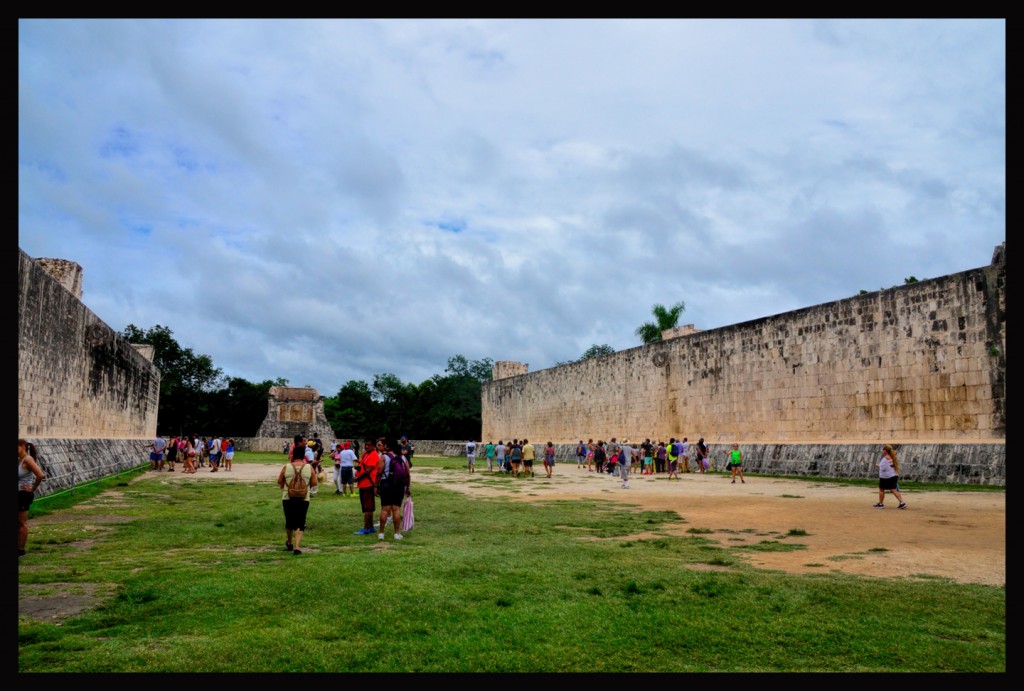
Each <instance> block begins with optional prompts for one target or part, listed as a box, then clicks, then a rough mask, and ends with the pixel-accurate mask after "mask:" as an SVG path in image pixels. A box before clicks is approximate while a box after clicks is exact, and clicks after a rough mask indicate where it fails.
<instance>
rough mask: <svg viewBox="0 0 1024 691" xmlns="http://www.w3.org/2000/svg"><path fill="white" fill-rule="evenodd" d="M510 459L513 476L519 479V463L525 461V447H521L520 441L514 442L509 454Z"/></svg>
mask: <svg viewBox="0 0 1024 691" xmlns="http://www.w3.org/2000/svg"><path fill="white" fill-rule="evenodd" d="M508 458H509V462H510V463H511V464H512V475H514V476H515V477H519V462H520V461H522V460H523V447H522V446H520V445H519V440H518V439H513V440H512V448H511V449H510V450H509V452H508Z"/></svg>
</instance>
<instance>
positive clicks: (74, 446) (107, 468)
mask: <svg viewBox="0 0 1024 691" xmlns="http://www.w3.org/2000/svg"><path fill="white" fill-rule="evenodd" d="M27 439H28V441H30V442H32V443H33V444H35V447H36V453H37V455H38V458H37V459H36V460H37V462H38V463H39V467H40V468H42V470H43V472H44V473H46V477H45V478H44V479H43V482H42V484H40V485H39V489H37V490H36V497H37V498H39V497H45V496H47V495H50V494H54V493H56V492H60V491H63V490H72V489H74V488H75V487H77V486H80V485H83V484H86V483H88V482H92V481H94V480H100V479H102V478H105V477H109V476H111V475H117V474H118V473H121V472H124V471H127V470H132V469H134V468H140V467H143V466H145V467H149V443H150V441H151V440H150V439H38V438H34V437H28V438H27Z"/></svg>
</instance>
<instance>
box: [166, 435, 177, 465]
mask: <svg viewBox="0 0 1024 691" xmlns="http://www.w3.org/2000/svg"><path fill="white" fill-rule="evenodd" d="M177 460H178V438H177V437H171V441H170V442H168V444H167V472H169V473H173V472H174V464H175V462H176V461H177Z"/></svg>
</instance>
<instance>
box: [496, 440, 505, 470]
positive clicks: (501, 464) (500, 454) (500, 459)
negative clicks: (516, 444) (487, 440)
mask: <svg viewBox="0 0 1024 691" xmlns="http://www.w3.org/2000/svg"><path fill="white" fill-rule="evenodd" d="M494 462H495V463H496V464H497V465H498V472H499V473H504V472H507V471H508V468H506V467H505V442H503V441H502V440H501V439H499V440H498V445H497V446H495V447H494Z"/></svg>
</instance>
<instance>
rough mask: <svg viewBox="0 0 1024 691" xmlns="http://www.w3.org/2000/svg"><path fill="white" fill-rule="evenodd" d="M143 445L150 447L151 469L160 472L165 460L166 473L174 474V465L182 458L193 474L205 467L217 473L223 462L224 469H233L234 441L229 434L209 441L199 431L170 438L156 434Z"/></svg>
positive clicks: (186, 468) (182, 461)
mask: <svg viewBox="0 0 1024 691" xmlns="http://www.w3.org/2000/svg"><path fill="white" fill-rule="evenodd" d="M144 448H146V449H149V469H150V470H155V471H157V472H163V469H164V464H165V463H166V465H167V472H169V473H173V472H174V464H175V463H177V462H179V461H180V462H181V464H182V467H183V468H184V470H183V472H185V473H194V472H196V470H197V469H198V468H203V467H205V466H210V472H211V473H216V472H217V471H218V470H219V469H220V468H221V465H223V467H224V470H231V464H232V462H233V461H234V460H235V440H234V439H231V438H230V437H229V438H227V439H221V438H220V437H212V438H210V439H209V440H207V439H206V437H200V436H199V435H198V434H193V435H191V436H189V435H182V436H180V437H179V436H174V437H171V438H170V440H167V439H164V438H163V437H157V438H156V439H154V440H153V441H152V442H150V443H149V444H147V445H146V446H145V447H144Z"/></svg>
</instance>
